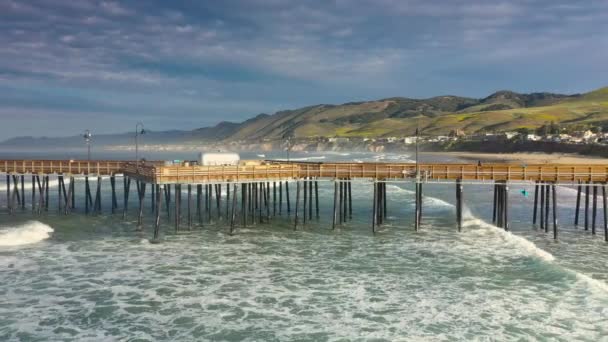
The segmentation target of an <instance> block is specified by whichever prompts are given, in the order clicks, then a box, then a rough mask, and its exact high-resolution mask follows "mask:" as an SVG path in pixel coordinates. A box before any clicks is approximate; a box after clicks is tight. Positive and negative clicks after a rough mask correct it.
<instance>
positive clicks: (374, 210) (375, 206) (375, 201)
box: [372, 180, 418, 234]
mask: <svg viewBox="0 0 608 342" xmlns="http://www.w3.org/2000/svg"><path fill="white" fill-rule="evenodd" d="M416 189H418V185H417V184H416ZM378 197H379V196H378V183H377V182H376V181H375V180H374V196H373V204H372V233H374V234H375V233H376V226H377V225H378ZM416 221H417V220H416Z"/></svg>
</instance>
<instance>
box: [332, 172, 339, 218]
mask: <svg viewBox="0 0 608 342" xmlns="http://www.w3.org/2000/svg"><path fill="white" fill-rule="evenodd" d="M337 210H338V183H337V182H336V180H335V179H334V215H333V218H332V224H331V229H336V220H337V219H338V212H337Z"/></svg>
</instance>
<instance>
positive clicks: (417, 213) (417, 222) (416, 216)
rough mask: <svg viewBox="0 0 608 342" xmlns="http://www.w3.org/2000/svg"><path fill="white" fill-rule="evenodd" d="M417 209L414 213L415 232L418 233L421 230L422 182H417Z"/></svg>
mask: <svg viewBox="0 0 608 342" xmlns="http://www.w3.org/2000/svg"><path fill="white" fill-rule="evenodd" d="M415 184H416V194H415V197H416V200H415V202H416V209H415V211H414V230H415V231H418V230H419V229H420V191H421V189H420V181H419V180H416V183H415Z"/></svg>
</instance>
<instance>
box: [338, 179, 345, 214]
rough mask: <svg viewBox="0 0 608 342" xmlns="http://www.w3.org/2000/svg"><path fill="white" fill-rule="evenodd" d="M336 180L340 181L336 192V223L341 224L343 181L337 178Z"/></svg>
mask: <svg viewBox="0 0 608 342" xmlns="http://www.w3.org/2000/svg"><path fill="white" fill-rule="evenodd" d="M338 182H340V186H339V189H340V192H339V193H338V223H339V224H340V225H341V224H342V217H343V215H342V199H343V198H344V196H343V195H342V194H343V193H344V183H343V182H342V179H339V180H338Z"/></svg>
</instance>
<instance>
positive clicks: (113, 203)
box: [110, 175, 118, 214]
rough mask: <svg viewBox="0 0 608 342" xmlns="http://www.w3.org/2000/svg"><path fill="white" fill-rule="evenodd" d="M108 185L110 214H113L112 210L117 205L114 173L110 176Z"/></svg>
mask: <svg viewBox="0 0 608 342" xmlns="http://www.w3.org/2000/svg"><path fill="white" fill-rule="evenodd" d="M110 187H111V188H112V214H114V211H115V210H116V208H117V207H118V205H117V203H116V179H115V178H114V175H112V176H110Z"/></svg>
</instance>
